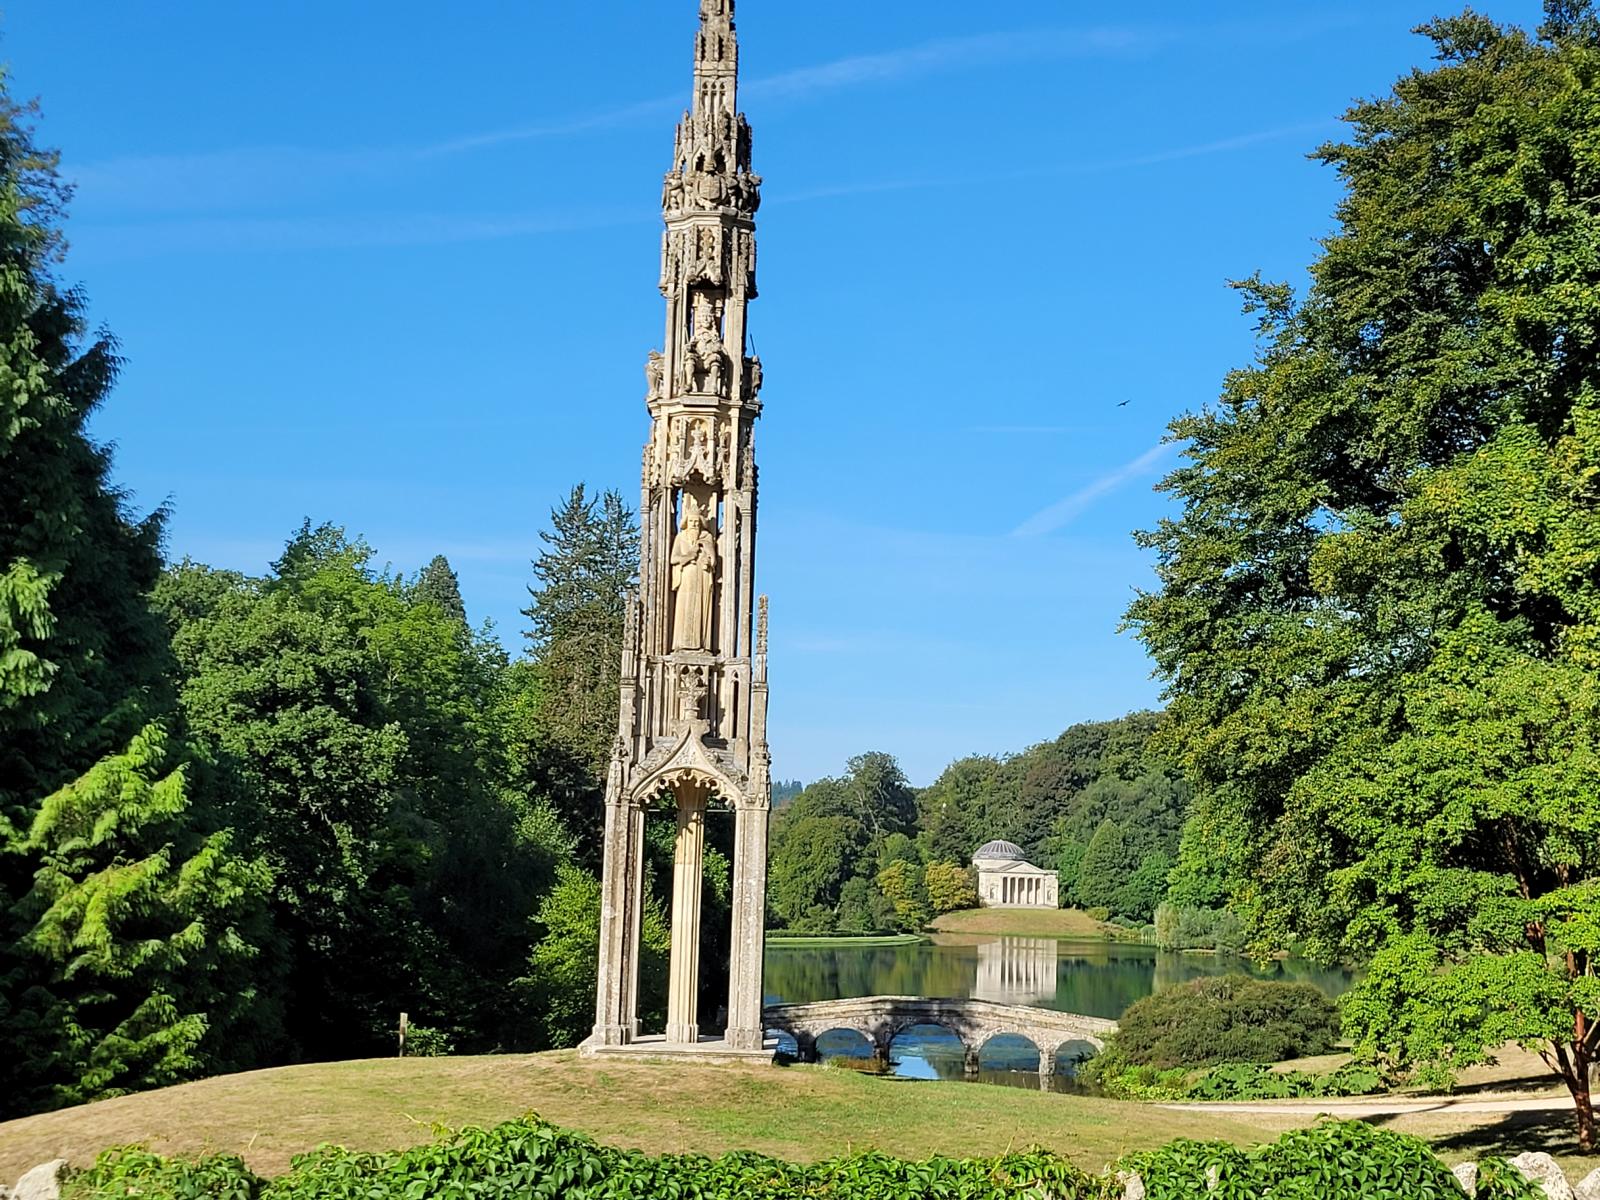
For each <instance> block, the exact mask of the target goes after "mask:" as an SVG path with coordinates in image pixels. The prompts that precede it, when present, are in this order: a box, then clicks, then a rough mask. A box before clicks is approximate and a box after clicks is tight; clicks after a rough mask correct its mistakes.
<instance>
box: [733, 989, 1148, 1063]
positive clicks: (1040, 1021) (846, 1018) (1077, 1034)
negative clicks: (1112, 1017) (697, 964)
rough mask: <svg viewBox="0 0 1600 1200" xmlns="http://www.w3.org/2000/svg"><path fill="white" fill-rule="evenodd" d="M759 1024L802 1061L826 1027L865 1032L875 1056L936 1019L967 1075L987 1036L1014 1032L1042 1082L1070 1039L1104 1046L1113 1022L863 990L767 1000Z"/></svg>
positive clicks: (809, 1058) (813, 1055)
mask: <svg viewBox="0 0 1600 1200" xmlns="http://www.w3.org/2000/svg"><path fill="white" fill-rule="evenodd" d="M762 1024H763V1025H765V1026H766V1027H767V1028H768V1029H769V1030H778V1031H779V1032H781V1033H787V1034H789V1035H790V1036H791V1037H793V1038H794V1040H795V1044H796V1045H797V1046H798V1048H799V1056H800V1059H801V1061H803V1062H815V1061H816V1059H817V1038H818V1037H820V1036H821V1035H822V1034H824V1033H827V1032H828V1031H829V1030H830V1029H849V1030H853V1031H855V1032H856V1033H859V1034H860V1035H861V1036H862V1037H864V1038H866V1039H867V1041H868V1042H869V1043H870V1044H871V1046H872V1054H873V1057H874V1058H876V1059H878V1060H879V1061H880V1062H883V1063H887V1062H888V1061H889V1047H890V1043H892V1042H893V1041H894V1039H895V1035H896V1034H899V1033H903V1032H904V1031H905V1030H907V1029H910V1028H911V1027H912V1026H913V1025H937V1026H939V1027H940V1028H941V1029H947V1030H949V1031H950V1032H951V1033H953V1034H955V1035H956V1037H958V1038H960V1039H961V1046H962V1049H963V1050H965V1052H966V1070H967V1074H968V1075H976V1074H977V1073H978V1056H979V1054H980V1053H981V1052H982V1050H983V1047H984V1045H985V1043H987V1042H988V1041H989V1039H990V1038H993V1037H996V1036H998V1035H999V1034H1002V1033H1013V1034H1017V1035H1019V1036H1021V1037H1024V1038H1027V1039H1028V1041H1030V1042H1032V1043H1033V1044H1034V1046H1036V1047H1037V1048H1038V1050H1039V1075H1040V1077H1041V1082H1046V1081H1048V1079H1049V1077H1050V1076H1051V1075H1054V1074H1055V1069H1056V1054H1057V1053H1058V1052H1059V1051H1060V1049H1061V1047H1062V1046H1064V1045H1066V1044H1067V1043H1068V1042H1088V1043H1089V1044H1090V1045H1092V1046H1094V1047H1095V1049H1097V1050H1101V1049H1104V1048H1105V1039H1106V1037H1107V1035H1109V1034H1111V1033H1113V1032H1115V1030H1116V1028H1117V1023H1116V1022H1115V1021H1107V1020H1105V1019H1104V1018H1102V1017H1085V1016H1080V1015H1078V1014H1077V1013H1067V1012H1056V1011H1054V1010H1053V1009H1048V1008H1032V1007H1029V1006H1027V1005H1022V1004H996V1003H994V1002H993V1001H989V1000H938V999H929V998H927V997H925V996H863V997H860V998H858V999H852V1000H819V1001H817V1002H815V1003H812V1004H769V1005H768V1006H767V1007H766V1008H765V1009H764V1010H762Z"/></svg>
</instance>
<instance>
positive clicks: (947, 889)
mask: <svg viewBox="0 0 1600 1200" xmlns="http://www.w3.org/2000/svg"><path fill="white" fill-rule="evenodd" d="M922 883H923V886H924V887H925V888H927V890H928V903H929V904H930V905H932V906H933V911H934V912H936V913H947V912H955V911H957V910H958V909H963V908H977V907H978V881H977V878H976V875H975V874H974V872H973V871H972V869H971V868H970V867H963V866H961V865H959V864H958V863H953V862H931V863H929V864H928V868H927V870H925V871H924V872H923V873H922Z"/></svg>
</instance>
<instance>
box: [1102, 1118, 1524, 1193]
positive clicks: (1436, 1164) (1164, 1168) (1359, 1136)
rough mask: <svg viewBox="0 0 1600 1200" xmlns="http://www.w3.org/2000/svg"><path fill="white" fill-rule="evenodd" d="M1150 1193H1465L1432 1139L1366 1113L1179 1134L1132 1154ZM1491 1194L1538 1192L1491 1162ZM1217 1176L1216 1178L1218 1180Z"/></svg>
mask: <svg viewBox="0 0 1600 1200" xmlns="http://www.w3.org/2000/svg"><path fill="white" fill-rule="evenodd" d="M1122 1166H1123V1167H1124V1169H1132V1170H1136V1171H1138V1172H1139V1174H1140V1176H1141V1177H1142V1178H1143V1179H1144V1183H1145V1191H1146V1196H1147V1197H1148V1200H1193V1197H1196V1196H1205V1197H1207V1198H1208V1200H1261V1198H1263V1197H1271V1198H1272V1200H1333V1198H1334V1197H1337V1198H1338V1200H1460V1197H1461V1194H1462V1193H1461V1185H1460V1184H1458V1183H1457V1182H1456V1181H1455V1177H1454V1176H1453V1175H1451V1174H1450V1172H1449V1170H1448V1169H1446V1167H1445V1165H1444V1164H1443V1163H1442V1162H1440V1161H1439V1160H1438V1159H1437V1158H1435V1157H1434V1155H1433V1152H1432V1151H1431V1150H1429V1149H1428V1146H1427V1144H1426V1143H1424V1142H1421V1141H1419V1140H1418V1139H1416V1138H1412V1137H1407V1136H1406V1135H1404V1134H1399V1133H1392V1132H1390V1131H1388V1130H1383V1129H1375V1128H1373V1127H1372V1126H1370V1125H1367V1124H1365V1123H1364V1122H1361V1121H1343V1122H1332V1121H1330V1122H1324V1123H1323V1124H1321V1125H1317V1126H1315V1127H1313V1128H1311V1129H1297V1130H1293V1131H1291V1132H1289V1133H1286V1134H1284V1135H1283V1136H1282V1137H1281V1138H1279V1139H1278V1140H1277V1141H1276V1142H1273V1143H1271V1144H1269V1145H1266V1146H1259V1147H1257V1148H1256V1149H1254V1150H1241V1149H1239V1148H1238V1147H1237V1146H1231V1145H1229V1144H1228V1143H1226V1142H1191V1141H1178V1142H1173V1143H1172V1144H1171V1145H1168V1146H1164V1147H1162V1148H1161V1149H1160V1150H1155V1151H1152V1152H1151V1153H1148V1154H1138V1155H1134V1156H1133V1157H1132V1158H1130V1159H1127V1160H1125V1161H1124V1162H1123V1164H1122ZM1489 1166H1490V1168H1491V1169H1490V1171H1489V1172H1488V1174H1489V1175H1490V1176H1491V1177H1492V1179H1491V1182H1490V1183H1489V1187H1488V1190H1485V1189H1484V1187H1483V1186H1482V1185H1481V1184H1480V1186H1479V1189H1478V1195H1479V1196H1480V1197H1489V1198H1490V1200H1537V1198H1538V1197H1539V1195H1540V1193H1539V1192H1537V1191H1535V1190H1534V1188H1533V1185H1532V1184H1530V1183H1529V1182H1528V1181H1527V1180H1526V1179H1524V1178H1522V1177H1521V1176H1520V1175H1518V1174H1517V1173H1516V1172H1514V1171H1509V1170H1505V1169H1503V1167H1502V1165H1501V1164H1499V1163H1498V1162H1496V1163H1492V1164H1489ZM1213 1181H1214V1182H1213Z"/></svg>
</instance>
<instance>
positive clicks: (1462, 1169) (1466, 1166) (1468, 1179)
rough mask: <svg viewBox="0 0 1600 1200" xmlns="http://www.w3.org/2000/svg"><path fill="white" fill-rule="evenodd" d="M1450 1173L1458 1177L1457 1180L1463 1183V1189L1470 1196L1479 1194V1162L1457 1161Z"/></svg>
mask: <svg viewBox="0 0 1600 1200" xmlns="http://www.w3.org/2000/svg"><path fill="white" fill-rule="evenodd" d="M1450 1174H1452V1175H1454V1176H1455V1177H1456V1182H1457V1183H1459V1184H1460V1185H1461V1190H1462V1191H1463V1192H1465V1193H1466V1194H1467V1195H1469V1196H1476V1195H1477V1194H1478V1164H1477V1163H1475V1162H1464V1163H1457V1164H1456V1165H1455V1166H1453V1167H1451V1168H1450Z"/></svg>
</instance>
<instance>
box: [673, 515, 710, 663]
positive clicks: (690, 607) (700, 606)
mask: <svg viewBox="0 0 1600 1200" xmlns="http://www.w3.org/2000/svg"><path fill="white" fill-rule="evenodd" d="M716 577H717V539H716V537H715V536H714V535H713V534H712V533H711V531H710V530H709V529H707V528H706V522H705V520H704V518H703V517H702V516H701V515H700V506H699V505H698V504H696V503H695V500H694V497H693V496H685V497H684V498H683V525H682V527H681V528H680V529H679V530H678V536H677V537H675V538H673V539H672V591H673V600H672V648H673V649H674V650H710V649H711V595H712V588H713V585H714V584H715V583H716Z"/></svg>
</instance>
